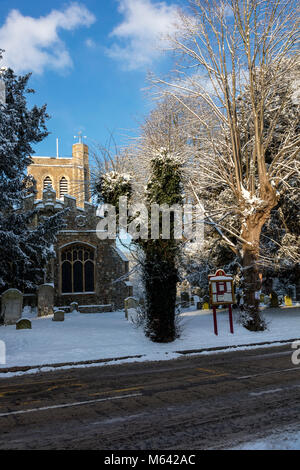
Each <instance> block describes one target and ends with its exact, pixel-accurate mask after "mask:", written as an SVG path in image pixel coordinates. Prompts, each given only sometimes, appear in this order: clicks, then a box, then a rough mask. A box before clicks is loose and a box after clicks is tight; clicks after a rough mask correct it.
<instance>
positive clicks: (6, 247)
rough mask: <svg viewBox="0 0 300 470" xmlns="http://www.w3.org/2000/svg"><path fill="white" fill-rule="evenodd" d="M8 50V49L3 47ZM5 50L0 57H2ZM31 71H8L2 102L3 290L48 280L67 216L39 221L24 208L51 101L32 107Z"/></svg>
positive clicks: (0, 269) (0, 231)
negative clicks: (49, 264) (29, 103)
mask: <svg viewBox="0 0 300 470" xmlns="http://www.w3.org/2000/svg"><path fill="white" fill-rule="evenodd" d="M2 52H3V51H2ZM1 57H2V56H1V50H0V59H1ZM29 78H30V74H27V75H25V76H17V75H16V74H15V73H14V72H13V70H11V69H2V70H1V76H0V79H1V80H2V83H4V85H5V99H4V100H3V102H0V258H1V263H0V290H1V291H3V290H5V289H6V288H9V287H16V288H19V289H22V290H24V289H26V288H33V287H35V286H36V285H37V284H38V283H40V282H43V279H44V268H45V265H46V263H47V261H48V260H49V259H50V257H51V256H52V255H53V250H52V243H53V242H54V241H55V233H56V232H57V230H58V229H59V226H60V225H61V223H62V217H63V214H57V215H54V216H52V217H49V218H47V219H45V220H43V221H41V222H39V223H38V222H37V217H36V211H35V210H29V211H26V210H24V207H23V202H24V198H25V197H26V196H29V195H30V194H32V193H33V192H34V181H33V180H32V178H31V177H30V176H28V175H27V173H26V170H27V167H28V165H29V164H30V163H31V159H30V155H31V154H33V153H34V150H33V148H32V144H36V143H38V142H41V141H42V140H43V139H44V138H45V137H46V136H47V135H48V131H47V129H46V121H47V119H48V118H49V116H48V114H47V113H46V105H44V106H42V107H37V106H33V108H32V109H29V108H28V106H27V100H26V95H27V94H28V93H33V92H34V91H33V90H32V89H28V88H27V84H28V80H29Z"/></svg>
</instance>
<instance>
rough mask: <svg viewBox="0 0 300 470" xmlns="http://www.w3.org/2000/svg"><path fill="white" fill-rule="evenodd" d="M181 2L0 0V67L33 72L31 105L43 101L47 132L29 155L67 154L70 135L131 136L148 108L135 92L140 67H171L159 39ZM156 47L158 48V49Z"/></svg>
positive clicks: (95, 139)
mask: <svg viewBox="0 0 300 470" xmlns="http://www.w3.org/2000/svg"><path fill="white" fill-rule="evenodd" d="M184 3H185V0H172V1H170V0H165V1H157V0H85V1H82V2H72V1H69V2H63V1H59V0H51V1H50V0H44V1H43V2H38V1H30V0H1V2H0V48H3V49H5V50H6V53H5V55H4V59H3V61H2V64H1V63H0V67H1V66H11V67H12V68H13V69H14V70H15V71H16V72H17V73H19V74H23V73H26V72H31V71H32V72H33V76H32V78H31V80H30V86H31V87H33V88H34V89H35V90H36V94H35V95H34V97H33V99H31V100H30V102H32V103H33V102H34V103H36V104H38V105H41V104H43V103H47V105H48V112H49V114H50V115H51V120H50V121H49V122H48V129H49V131H50V132H51V134H50V136H49V137H48V138H47V139H45V140H44V141H43V142H42V143H40V144H39V145H37V146H36V155H55V153H56V138H57V137H58V138H59V153H60V155H61V156H68V155H70V154H71V149H72V144H73V143H74V142H75V140H74V135H75V134H77V133H78V131H82V132H83V134H84V135H86V136H87V139H86V143H87V144H89V145H90V146H92V145H93V143H100V144H102V145H103V144H106V142H107V141H108V139H109V135H110V132H112V133H113V135H114V137H115V139H116V141H117V143H118V144H119V145H122V144H123V143H125V142H126V136H128V135H137V132H138V125H139V122H141V121H142V119H143V116H145V114H147V113H148V111H149V109H150V108H151V106H152V103H151V100H150V99H149V98H147V96H146V95H145V92H144V91H142V90H143V88H144V87H145V86H146V74H147V71H149V70H151V71H155V72H156V73H162V72H164V71H166V70H167V69H168V66H169V65H170V63H169V60H168V58H167V57H166V55H165V54H164V53H163V52H162V51H161V48H160V45H161V43H160V41H159V37H160V35H161V34H164V33H168V32H171V31H172V28H173V24H174V20H175V19H176V11H177V6H178V5H179V6H180V5H183V4H184ZM157 46H158V48H157Z"/></svg>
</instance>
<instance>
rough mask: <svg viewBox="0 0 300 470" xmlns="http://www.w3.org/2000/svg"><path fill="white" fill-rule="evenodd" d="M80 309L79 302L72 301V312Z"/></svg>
mask: <svg viewBox="0 0 300 470" xmlns="http://www.w3.org/2000/svg"><path fill="white" fill-rule="evenodd" d="M76 311H78V302H72V303H71V304H70V312H76Z"/></svg>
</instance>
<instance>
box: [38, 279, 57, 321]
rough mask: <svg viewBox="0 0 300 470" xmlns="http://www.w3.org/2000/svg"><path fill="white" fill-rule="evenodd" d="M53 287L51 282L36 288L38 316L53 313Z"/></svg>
mask: <svg viewBox="0 0 300 470" xmlns="http://www.w3.org/2000/svg"><path fill="white" fill-rule="evenodd" d="M53 306H54V287H53V284H42V285H41V286H39V288H38V316H39V317H44V316H46V315H52V314H53Z"/></svg>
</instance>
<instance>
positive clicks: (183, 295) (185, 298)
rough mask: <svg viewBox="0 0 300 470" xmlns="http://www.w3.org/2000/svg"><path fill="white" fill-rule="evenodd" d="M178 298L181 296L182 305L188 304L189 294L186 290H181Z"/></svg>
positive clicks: (186, 305) (187, 305)
mask: <svg viewBox="0 0 300 470" xmlns="http://www.w3.org/2000/svg"><path fill="white" fill-rule="evenodd" d="M180 298H181V305H182V306H183V307H189V306H190V295H189V293H188V292H181V295H180Z"/></svg>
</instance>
